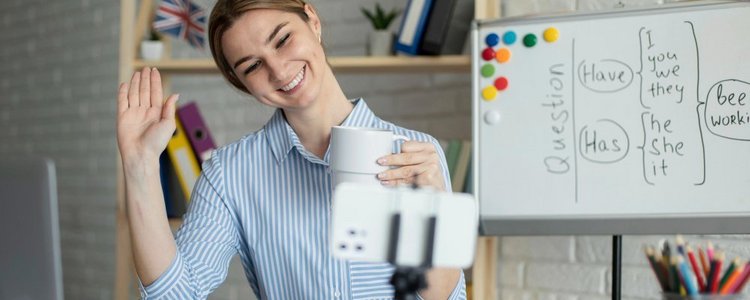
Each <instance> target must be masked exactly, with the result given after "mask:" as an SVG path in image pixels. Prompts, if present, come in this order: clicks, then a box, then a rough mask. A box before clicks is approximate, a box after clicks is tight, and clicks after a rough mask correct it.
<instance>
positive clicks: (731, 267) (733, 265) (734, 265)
mask: <svg viewBox="0 0 750 300" xmlns="http://www.w3.org/2000/svg"><path fill="white" fill-rule="evenodd" d="M739 264H740V259H739V258H735V259H734V260H732V263H731V264H729V267H728V268H727V270H726V271H725V272H724V275H723V276H721V280H719V287H718V290H719V291H721V288H723V287H724V285H725V284H727V280H729V276H731V275H732V273H733V272H734V270H735V269H737V267H738V266H739Z"/></svg>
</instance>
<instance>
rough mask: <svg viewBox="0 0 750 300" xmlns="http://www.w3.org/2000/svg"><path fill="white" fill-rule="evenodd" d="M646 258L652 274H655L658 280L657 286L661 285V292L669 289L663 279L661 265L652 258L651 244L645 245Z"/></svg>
mask: <svg viewBox="0 0 750 300" xmlns="http://www.w3.org/2000/svg"><path fill="white" fill-rule="evenodd" d="M645 251H646V258H648V263H649V265H651V269H652V270H653V271H654V275H656V280H657V281H658V282H659V286H660V287H661V290H662V292H667V291H669V286H667V285H666V281H665V279H664V274H662V271H661V266H659V265H658V264H657V263H656V259H655V258H654V252H655V251H654V248H652V247H651V246H646V249H645Z"/></svg>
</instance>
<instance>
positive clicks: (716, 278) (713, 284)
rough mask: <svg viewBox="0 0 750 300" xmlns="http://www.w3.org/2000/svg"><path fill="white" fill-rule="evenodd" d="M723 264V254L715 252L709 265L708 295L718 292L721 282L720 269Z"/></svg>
mask: <svg viewBox="0 0 750 300" xmlns="http://www.w3.org/2000/svg"><path fill="white" fill-rule="evenodd" d="M723 264H724V253H723V252H721V251H717V252H716V253H715V255H714V260H713V262H712V263H711V279H710V281H709V282H710V289H709V290H708V291H709V293H713V294H716V293H717V292H718V291H719V282H720V280H721V278H720V277H721V267H722V265H723Z"/></svg>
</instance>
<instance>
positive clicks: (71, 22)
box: [0, 0, 750, 300]
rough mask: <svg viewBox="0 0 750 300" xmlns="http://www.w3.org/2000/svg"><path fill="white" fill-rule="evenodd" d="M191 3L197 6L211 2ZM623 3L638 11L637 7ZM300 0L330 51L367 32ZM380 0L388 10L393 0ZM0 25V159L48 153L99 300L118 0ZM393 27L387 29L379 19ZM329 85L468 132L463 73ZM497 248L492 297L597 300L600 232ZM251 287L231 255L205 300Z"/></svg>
mask: <svg viewBox="0 0 750 300" xmlns="http://www.w3.org/2000/svg"><path fill="white" fill-rule="evenodd" d="M198 2H199V3H203V5H204V7H210V4H211V3H213V1H212V0H201V1H198ZM461 2H463V3H465V2H464V0H461ZM547 2H549V1H543V0H534V1H529V0H506V3H505V9H506V11H507V10H512V9H515V10H514V11H516V12H518V13H524V11H523V10H524V9H525V8H524V7H543V6H544V5H541V4H544V3H547ZM623 2H624V3H625V4H629V3H630V4H638V5H645V4H642V3H644V2H647V1H638V0H632V1H623ZM651 2H659V1H658V0H653V1H651ZM313 3H314V4H317V5H318V9H319V11H320V14H321V16H322V18H323V20H324V22H325V24H324V26H325V27H324V35H323V37H324V41H325V43H326V45H327V48H328V51H329V53H330V54H331V55H343V54H351V55H359V54H362V53H364V40H363V36H364V35H365V34H366V33H367V31H368V30H369V28H368V27H367V24H366V23H365V22H364V21H363V19H362V17H361V16H360V13H359V7H360V6H366V7H371V6H373V5H374V1H372V0H357V1H351V0H313ZM382 3H383V6H384V7H387V8H388V7H394V6H400V5H403V4H404V1H399V0H387V1H383V2H382ZM550 3H551V2H550ZM582 3H589V4H587V5H589V6H590V7H591V8H592V9H595V8H596V7H598V6H597V5H600V6H608V5H611V4H612V3H613V1H606V0H591V1H584V0H579V2H578V7H582V6H581V4H582ZM514 5H520V6H519V7H512V6H514ZM545 5H546V4H545ZM555 5H566V4H565V3H562V4H560V3H557V4H555ZM0 19H1V21H0V24H2V26H1V27H0V28H2V30H0V91H2V93H1V94H0V128H2V130H0V140H2V141H3V142H2V143H0V155H1V156H3V157H13V156H22V155H47V156H50V157H52V158H54V159H55V161H56V163H57V167H58V179H59V182H58V188H59V198H60V199H59V201H60V222H61V236H62V256H63V269H64V282H65V296H66V298H67V299H111V298H112V287H113V279H114V249H115V247H116V245H115V239H114V236H115V235H114V234H115V232H114V209H115V208H114V202H115V197H114V195H115V163H116V161H115V159H116V151H117V149H116V143H115V137H114V128H115V125H114V119H115V102H114V94H115V89H116V86H117V67H118V66H117V61H118V56H117V55H118V53H117V52H118V50H117V49H118V33H119V28H118V26H119V25H118V24H119V22H118V21H119V3H118V2H117V1H105V0H65V1H63V0H60V1H39V0H33V1H32V0H5V1H0ZM396 28H398V24H394V25H393V26H392V27H391V29H393V30H395V29H396ZM173 50H174V54H173V55H174V56H177V57H196V56H207V55H208V53H207V52H204V53H202V52H200V51H196V50H193V49H189V48H187V47H184V46H181V45H179V44H177V45H175V46H174V49H173ZM338 79H339V81H340V83H341V85H342V87H343V88H344V90H345V92H346V94H347V95H348V96H350V97H359V96H361V97H365V98H366V99H367V100H368V104H369V105H370V106H371V107H372V108H373V109H374V110H375V111H376V112H377V113H378V114H379V115H380V116H381V117H383V118H384V119H386V120H390V121H393V122H395V123H397V124H400V125H403V126H406V127H410V128H414V129H417V130H422V131H426V132H429V133H431V134H433V135H434V136H436V137H438V138H446V139H447V138H469V137H470V129H471V122H470V111H471V104H470V99H469V95H470V90H469V88H468V84H469V83H470V78H469V76H468V75H466V74H434V75H426V74H378V75H366V74H342V75H340V76H339V77H338ZM172 90H173V91H175V92H179V93H180V94H182V99H183V100H182V101H183V102H185V101H186V100H190V99H195V100H196V101H197V102H198V103H199V105H200V107H201V110H202V111H203V112H204V114H205V116H206V121H207V122H208V126H209V127H210V128H211V129H212V131H213V133H214V137H215V139H216V141H217V143H219V144H226V143H228V142H230V141H233V140H235V139H237V138H239V137H241V136H243V135H245V134H247V133H248V132H250V131H253V130H256V129H258V128H259V127H260V126H262V125H263V124H264V123H265V122H266V120H267V119H268V118H269V116H270V114H271V112H272V110H271V109H269V108H267V107H265V106H262V105H260V104H258V103H257V102H256V101H255V100H253V99H251V98H248V97H246V96H244V95H241V94H239V93H238V92H236V91H234V90H232V89H230V88H229V87H228V85H227V84H226V83H224V82H223V80H222V79H221V78H220V77H219V76H215V75H196V76H181V77H178V78H175V80H174V81H173V86H172ZM660 238H662V237H652V236H647V237H631V236H626V237H625V238H624V253H623V256H624V257H623V264H624V273H623V285H622V287H623V296H624V297H625V298H627V299H653V298H655V296H656V290H657V287H656V285H655V282H654V281H653V278H652V277H651V276H652V274H651V273H650V270H649V269H648V268H647V266H646V265H645V263H644V260H643V257H642V256H643V255H642V253H641V252H640V247H641V245H642V244H643V243H645V242H648V243H655V241H657V240H658V239H660ZM686 238H687V239H689V240H693V241H695V242H702V241H705V240H708V239H711V240H714V241H718V242H719V243H721V245H723V246H724V248H725V249H726V250H727V253H728V255H729V256H730V257H734V256H744V257H748V256H750V246H749V243H748V242H747V241H748V239H747V237H745V236H706V237H692V236H689V237H686ZM500 245H501V246H500V251H499V253H498V256H499V263H498V282H497V286H498V287H499V288H500V295H499V296H500V297H502V299H551V300H553V299H557V300H568V299H570V300H589V299H591V300H602V299H608V296H607V295H608V293H609V291H610V284H611V276H610V256H611V249H610V247H611V237H602V236H554V237H550V236H547V237H506V238H502V239H501V244H500ZM251 294H252V292H251V291H250V289H249V287H248V285H247V282H246V279H245V278H244V274H242V270H241V266H240V265H239V263H238V260H237V259H236V258H235V260H234V261H233V263H232V265H231V267H230V273H229V276H228V278H227V281H226V283H225V284H224V285H222V287H220V288H219V289H218V290H217V291H216V292H215V293H214V294H213V295H212V296H211V298H212V299H248V298H252V297H251Z"/></svg>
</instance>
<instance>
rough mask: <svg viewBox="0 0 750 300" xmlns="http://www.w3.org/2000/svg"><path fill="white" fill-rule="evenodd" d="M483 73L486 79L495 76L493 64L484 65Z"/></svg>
mask: <svg viewBox="0 0 750 300" xmlns="http://www.w3.org/2000/svg"><path fill="white" fill-rule="evenodd" d="M481 72H482V77H485V78H487V77H492V75H494V74H495V66H493V65H491V64H484V66H482V70H481Z"/></svg>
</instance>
